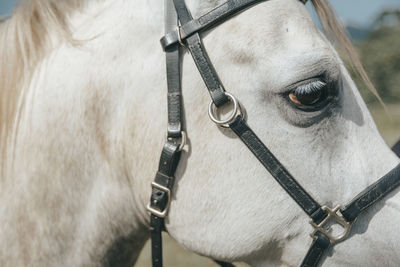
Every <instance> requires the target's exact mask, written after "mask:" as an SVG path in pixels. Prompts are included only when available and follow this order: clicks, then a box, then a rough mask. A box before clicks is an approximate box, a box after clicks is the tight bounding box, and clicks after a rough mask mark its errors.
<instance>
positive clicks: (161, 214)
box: [146, 182, 171, 218]
mask: <svg viewBox="0 0 400 267" xmlns="http://www.w3.org/2000/svg"><path fill="white" fill-rule="evenodd" d="M151 188H152V189H158V190H160V191H163V192H165V193H167V198H168V200H167V205H166V206H165V208H164V209H163V210H161V211H160V210H157V209H155V208H153V207H152V206H151V202H149V203H148V204H147V207H146V209H147V210H148V211H149V212H150V213H151V214H153V215H155V216H157V217H159V218H165V217H166V216H167V213H168V210H169V205H170V204H171V190H169V188H167V187H165V186H163V185H160V184H158V183H156V182H152V183H151Z"/></svg>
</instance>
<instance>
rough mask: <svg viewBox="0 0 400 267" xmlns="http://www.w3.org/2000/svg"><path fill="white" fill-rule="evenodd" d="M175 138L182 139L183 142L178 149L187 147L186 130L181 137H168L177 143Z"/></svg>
mask: <svg viewBox="0 0 400 267" xmlns="http://www.w3.org/2000/svg"><path fill="white" fill-rule="evenodd" d="M175 139H181V142H180V144H179V147H178V151H182V150H183V149H184V148H185V146H186V143H187V134H186V132H185V131H181V137H180V138H175V137H168V140H172V141H174V143H177V142H176V141H175Z"/></svg>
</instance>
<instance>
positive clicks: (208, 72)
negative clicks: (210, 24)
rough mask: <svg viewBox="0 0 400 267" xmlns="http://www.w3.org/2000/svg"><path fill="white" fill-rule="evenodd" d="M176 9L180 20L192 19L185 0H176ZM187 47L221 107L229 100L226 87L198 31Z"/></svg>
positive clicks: (188, 40) (189, 39)
mask: <svg viewBox="0 0 400 267" xmlns="http://www.w3.org/2000/svg"><path fill="white" fill-rule="evenodd" d="M174 4H175V9H176V12H177V14H178V18H179V21H180V22H181V23H182V24H184V23H187V22H189V21H191V20H192V16H191V15H190V12H189V10H188V9H187V7H186V4H185V1H184V0H174ZM186 44H187V47H188V48H189V51H190V53H191V54H192V57H193V60H194V62H195V63H196V66H197V68H198V70H199V72H200V74H201V77H202V78H203V81H204V83H205V84H206V86H207V89H208V91H209V93H210V96H211V98H212V100H213V102H214V104H215V105H216V106H217V107H219V106H222V105H224V104H225V103H227V102H228V98H227V96H226V95H225V89H224V87H223V85H222V83H221V81H220V79H219V78H218V75H217V72H216V71H215V69H214V66H213V65H212V64H211V61H210V58H209V57H208V55H207V52H206V50H205V49H204V45H203V43H202V41H201V39H200V35H199V34H198V33H196V34H194V35H192V36H190V37H189V38H188V39H187V40H186Z"/></svg>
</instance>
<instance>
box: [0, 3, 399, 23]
mask: <svg viewBox="0 0 400 267" xmlns="http://www.w3.org/2000/svg"><path fill="white" fill-rule="evenodd" d="M15 2H16V0H0V15H3V14H7V13H9V12H11V11H12V8H13V5H14V3H15ZM331 3H332V5H333V7H334V8H335V9H336V12H337V13H338V14H339V16H340V17H341V19H342V20H343V21H344V22H346V23H351V24H358V25H360V26H362V25H369V24H370V22H371V21H373V19H374V18H375V16H376V15H377V14H378V13H379V12H380V11H381V10H382V9H385V8H392V7H394V8H400V0H331Z"/></svg>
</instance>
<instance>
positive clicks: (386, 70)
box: [355, 10, 400, 103]
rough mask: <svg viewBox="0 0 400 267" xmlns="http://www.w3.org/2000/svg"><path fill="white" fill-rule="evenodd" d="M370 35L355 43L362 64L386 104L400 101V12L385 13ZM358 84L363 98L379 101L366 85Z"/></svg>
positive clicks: (369, 101) (388, 11) (381, 15)
mask: <svg viewBox="0 0 400 267" xmlns="http://www.w3.org/2000/svg"><path fill="white" fill-rule="evenodd" d="M374 24H375V28H374V29H373V30H372V32H371V33H370V34H369V36H368V37H367V38H366V39H365V40H363V41H361V42H359V43H357V44H356V48H357V49H358V51H359V54H360V57H361V61H362V62H363V64H364V67H365V70H366V71H367V73H368V74H369V76H370V78H371V80H372V82H373V83H374V85H375V87H376V88H377V90H378V92H379V94H380V95H381V97H382V99H383V100H384V102H386V103H394V102H399V101H400V10H387V11H384V12H382V13H381V14H380V15H379V16H378V18H377V20H376V22H375V23H374ZM355 80H356V82H357V83H358V85H359V89H360V91H361V94H362V95H363V97H364V99H365V100H366V102H368V103H374V102H376V101H377V100H376V98H375V97H374V96H373V95H372V93H371V92H369V91H367V90H366V89H364V88H365V86H362V84H361V83H360V82H359V81H360V79H358V78H357V77H356V79H355Z"/></svg>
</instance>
